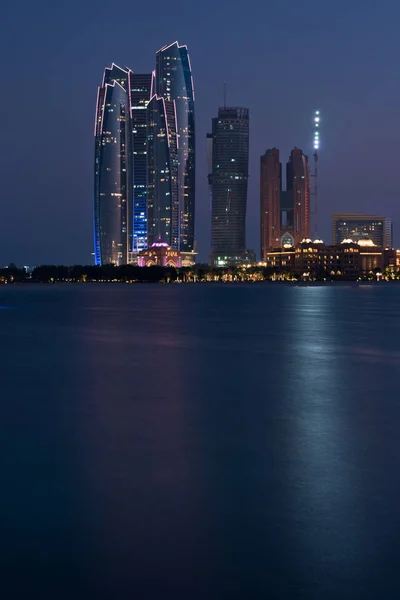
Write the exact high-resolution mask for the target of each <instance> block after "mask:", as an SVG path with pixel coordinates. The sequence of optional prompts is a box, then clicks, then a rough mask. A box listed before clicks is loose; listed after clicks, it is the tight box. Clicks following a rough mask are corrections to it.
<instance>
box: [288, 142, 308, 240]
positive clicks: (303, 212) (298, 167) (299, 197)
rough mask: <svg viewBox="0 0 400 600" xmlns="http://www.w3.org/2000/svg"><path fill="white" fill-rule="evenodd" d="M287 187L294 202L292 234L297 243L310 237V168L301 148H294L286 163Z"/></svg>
mask: <svg viewBox="0 0 400 600" xmlns="http://www.w3.org/2000/svg"><path fill="white" fill-rule="evenodd" d="M286 187H287V191H288V192H289V193H290V196H291V201H292V204H293V224H292V227H293V229H292V231H291V234H292V236H293V240H294V244H295V245H296V244H298V243H300V242H301V241H302V240H303V239H305V238H309V237H310V169H309V166H308V157H307V156H306V155H305V154H304V153H303V151H302V150H300V148H293V150H292V152H291V153H290V158H289V161H288V162H287V164H286Z"/></svg>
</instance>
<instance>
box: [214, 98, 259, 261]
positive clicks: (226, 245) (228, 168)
mask: <svg viewBox="0 0 400 600" xmlns="http://www.w3.org/2000/svg"><path fill="white" fill-rule="evenodd" d="M211 136H212V158H211V163H212V171H211V173H210V174H209V181H210V184H211V197H212V200H211V255H212V257H217V256H222V255H224V256H226V257H228V258H227V260H229V257H236V256H239V255H240V254H242V253H243V252H244V251H245V249H246V207H247V181H248V174H249V110H248V109H247V108H237V107H223V108H220V109H219V110H218V116H217V117H216V118H214V119H213V120H212V134H211ZM210 139H211V138H210V134H209V136H208V140H210ZM212 261H214V259H213V258H212Z"/></svg>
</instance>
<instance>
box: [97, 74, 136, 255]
mask: <svg viewBox="0 0 400 600" xmlns="http://www.w3.org/2000/svg"><path fill="white" fill-rule="evenodd" d="M131 152H132V151H131V120H130V109H129V93H128V71H127V70H125V69H121V68H120V67H118V66H117V65H115V64H113V65H112V66H111V68H106V69H105V71H104V76H103V82H102V85H101V86H100V87H99V89H98V94H97V106H96V122H95V174H94V179H95V181H94V253H95V262H96V264H97V265H104V264H109V263H112V264H115V265H122V264H126V263H127V262H128V252H129V237H130V233H131V226H130V219H131V202H132V167H131V164H132V163H131V160H132V154H131Z"/></svg>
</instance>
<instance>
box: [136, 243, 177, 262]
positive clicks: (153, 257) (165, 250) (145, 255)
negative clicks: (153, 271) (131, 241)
mask: <svg viewBox="0 0 400 600" xmlns="http://www.w3.org/2000/svg"><path fill="white" fill-rule="evenodd" d="M155 265H156V266H158V267H175V268H176V269H177V268H179V267H181V266H182V261H181V253H180V252H179V250H174V249H173V248H171V246H169V245H168V244H167V243H166V242H154V244H152V245H151V246H150V248H147V250H142V251H141V252H139V254H138V266H139V267H152V266H155Z"/></svg>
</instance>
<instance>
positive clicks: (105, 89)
mask: <svg viewBox="0 0 400 600" xmlns="http://www.w3.org/2000/svg"><path fill="white" fill-rule="evenodd" d="M115 84H117V85H119V87H120V88H121V90H122V91H123V92H125V94H127V96H129V94H128V92H127V91H126V89H125V88H124V87H122V85H121V84H120V83H118V81H115V79H113V82H112V83H106V84H105V85H103V86H102V87H103V88H104V97H103V106H102V107H101V121H100V130H99V135H101V134H102V132H103V121H104V105H105V100H106V95H107V88H114V87H115ZM99 90H100V88H99ZM128 110H130V101H129V98H128ZM97 115H98V112H97V111H96V122H97ZM95 135H96V131H95Z"/></svg>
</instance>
